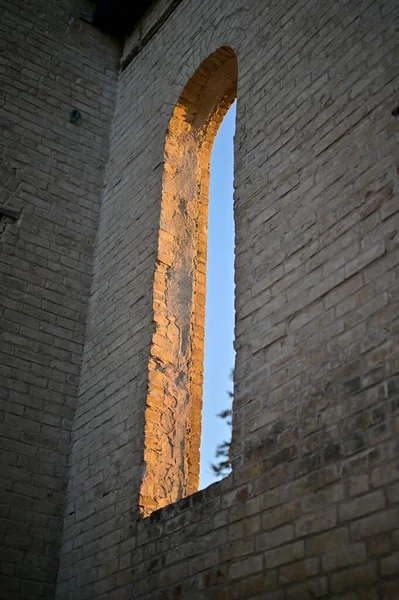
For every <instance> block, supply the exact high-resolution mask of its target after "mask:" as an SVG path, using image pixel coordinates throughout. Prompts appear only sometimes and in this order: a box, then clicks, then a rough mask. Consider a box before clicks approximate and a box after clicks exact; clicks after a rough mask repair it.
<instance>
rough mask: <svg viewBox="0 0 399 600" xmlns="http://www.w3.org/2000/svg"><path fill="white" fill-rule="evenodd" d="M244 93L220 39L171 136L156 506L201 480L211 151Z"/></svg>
mask: <svg viewBox="0 0 399 600" xmlns="http://www.w3.org/2000/svg"><path fill="white" fill-rule="evenodd" d="M236 93H237V58H236V56H235V54H234V52H233V50H231V48H227V47H222V48H219V49H218V50H217V51H216V52H214V53H213V54H211V55H210V56H209V57H208V58H207V59H206V60H205V61H204V62H203V63H202V65H201V66H200V67H199V68H198V69H197V71H196V72H195V74H194V75H193V77H192V78H191V79H190V80H189V82H188V83H187V85H186V87H185V88H184V90H183V93H182V94H181V96H180V98H179V100H178V102H177V105H176V107H175V110H174V111H173V115H172V118H171V120H170V123H169V127H168V132H167V136H166V144H165V167H164V176H163V186H162V206H161V217H160V230H159V244H158V257H157V263H156V271H155V279H154V294H153V311H154V317H153V325H152V327H153V336H152V344H151V351H150V359H149V373H148V378H149V386H148V395H147V407H146V414H145V448H144V461H145V473H144V478H143V482H142V486H141V494H140V505H141V506H142V509H143V512H144V514H149V513H150V512H152V511H153V510H154V509H156V508H160V507H162V506H164V505H166V504H169V503H170V502H174V501H175V500H178V499H180V498H182V497H184V496H187V495H188V494H191V493H193V492H195V491H197V489H198V483H199V447H200V438H201V409H202V383H203V360H204V321H205V292H206V254H207V219H208V194H209V169H210V154H211V150H212V145H213V141H214V139H215V136H216V133H217V130H218V128H219V125H220V123H221V122H222V120H223V117H224V116H225V114H226V112H227V111H228V109H229V108H230V106H231V104H232V103H233V102H234V100H235V98H236Z"/></svg>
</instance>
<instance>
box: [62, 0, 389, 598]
mask: <svg viewBox="0 0 399 600" xmlns="http://www.w3.org/2000/svg"><path fill="white" fill-rule="evenodd" d="M398 17H399V12H398V10H397V6H396V3H394V2H393V1H388V2H381V1H378V2H372V1H364V0H363V1H361V2H357V1H354V2H350V3H344V2H335V3H331V2H322V3H320V2H315V1H300V2H292V1H291V2H290V1H288V0H286V1H284V2H279V3H276V4H272V3H261V5H260V4H259V3H249V5H248V3H243V2H240V1H236V2H234V3H225V2H221V1H220V2H219V1H216V2H215V1H214V0H213V1H212V2H210V1H209V2H208V1H206V2H194V1H191V2H190V1H188V0H187V1H184V2H182V3H180V4H179V5H178V6H177V8H176V10H175V11H174V12H173V14H172V15H171V16H170V17H169V18H168V20H167V21H166V22H165V23H164V25H163V26H162V27H161V28H160V30H159V31H158V33H157V34H156V35H155V36H154V37H152V38H151V39H150V40H149V41H148V43H147V44H146V45H144V47H143V48H142V49H141V51H140V52H139V54H137V55H136V56H135V57H134V58H133V60H132V61H131V62H130V63H129V60H127V61H125V63H124V64H127V67H126V68H125V69H124V70H123V72H122V73H121V76H120V81H119V89H118V97H117V103H116V114H115V121H114V127H113V132H112V136H111V154H110V164H109V169H108V173H107V181H106V189H105V194H104V204H103V212H102V218H101V222H100V229H99V237H98V246H97V253H96V262H95V270H94V284H93V302H92V304H91V309H90V314H89V320H88V339H87V345H86V350H87V351H86V353H85V357H84V366H83V371H82V379H81V384H80V385H81V387H80V401H79V406H78V409H77V417H76V420H75V422H74V433H73V436H74V446H73V452H72V459H71V478H70V481H69V495H68V498H69V500H68V508H67V514H68V517H67V520H66V527H65V531H64V536H65V537H64V546H63V549H62V560H61V569H60V573H59V585H58V598H72V597H73V598H75V597H79V598H100V597H101V598H109V599H114V598H115V599H118V600H119V599H121V598H122V599H123V598H132V597H134V598H140V599H143V600H144V599H146V600H150V599H151V600H155V599H157V600H161V599H167V600H171V599H172V598H179V597H182V598H185V599H190V600H203V599H215V600H216V599H222V598H226V599H227V598H229V599H230V598H248V599H249V598H253V599H255V598H257V599H259V600H260V599H262V600H266V599H269V598H270V599H272V598H273V599H276V600H279V599H280V598H281V599H283V598H284V599H288V598H296V599H298V598H301V599H302V598H315V597H323V596H324V597H329V598H342V599H343V598H345V599H347V600H349V599H352V598H360V597H362V598H368V599H370V600H371V599H373V600H377V598H385V599H393V598H395V597H397V595H398V594H399V590H398V587H397V580H398V570H399V569H398V556H399V554H398V552H399V538H398V527H399V521H398V519H399V515H398V506H397V503H398V489H397V486H398V483H397V480H398V478H399V470H398V446H397V433H398V420H397V416H396V415H397V412H396V411H397V405H398V402H397V399H398V395H397V385H398V379H397V376H396V377H395V374H396V373H397V371H398V341H397V337H396V336H397V321H396V322H395V319H397V314H398V304H397V281H398V278H397V272H396V271H395V265H396V263H397V260H398V237H397V211H398V207H399V204H398V195H397V194H398V176H397V166H396V162H395V160H396V159H395V151H396V146H395V132H396V131H397V127H398V122H397V120H395V118H394V117H393V116H392V114H391V111H392V109H393V108H394V107H395V101H396V102H397V100H398V99H397V98H396V99H395V91H394V90H395V83H396V84H397V78H398V66H397V54H396V44H397V39H396V38H395V27H396V26H397V21H398ZM148 22H151V17H149V18H148ZM140 28H141V29H140ZM147 29H148V27H147ZM147 29H146V20H144V22H143V23H142V24H140V26H139V28H138V29H137V30H136V32H135V33H134V35H133V37H132V39H131V40H130V41H128V43H127V44H126V57H128V55H129V52H131V48H134V47H137V46H140V31H141V32H143V35H145V32H146V30H147ZM222 45H226V46H231V47H232V48H233V50H234V51H235V52H236V54H237V56H238V63H239V78H238V107H237V129H236V137H235V198H234V205H235V219H236V285H237V288H236V293H237V298H236V308H237V322H236V349H237V364H236V370H235V378H236V381H235V401H234V423H233V464H234V470H233V474H232V475H231V476H230V477H229V478H228V479H227V480H224V481H223V482H220V483H218V484H215V485H214V486H212V487H211V488H209V489H208V490H206V491H204V492H201V493H198V494H194V495H193V496H191V497H190V498H189V499H188V498H187V499H183V500H181V501H180V502H178V503H176V504H174V505H171V506H170V507H165V508H163V509H161V510H159V511H156V512H154V513H153V514H152V516H151V517H149V518H147V519H144V520H142V518H141V517H140V514H139V510H138V494H139V489H140V480H141V477H142V475H143V469H144V463H143V454H142V453H143V430H144V428H145V426H146V424H145V421H144V411H145V398H146V391H147V387H146V386H147V376H148V374H147V368H148V356H149V353H150V344H151V331H152V329H151V323H152V285H153V281H152V278H153V273H154V269H155V262H156V250H157V244H158V228H159V219H160V206H161V198H162V174H163V159H164V156H163V152H164V146H165V134H166V130H167V127H168V123H169V120H170V117H171V115H172V112H173V109H174V107H175V105H176V102H177V100H178V98H179V96H180V94H181V92H182V90H183V88H184V86H185V85H186V83H187V81H188V79H189V78H190V77H191V76H192V75H193V73H194V72H195V71H196V69H197V68H198V67H199V65H200V64H201V62H202V61H203V60H204V59H206V58H207V57H208V56H209V55H210V54H211V53H212V52H214V51H215V50H216V49H217V48H218V47H220V46H222ZM159 410H161V411H162V408H160V409H159Z"/></svg>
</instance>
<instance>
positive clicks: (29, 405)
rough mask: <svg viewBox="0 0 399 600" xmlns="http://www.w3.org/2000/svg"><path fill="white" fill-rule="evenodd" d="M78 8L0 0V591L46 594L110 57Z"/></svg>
mask: <svg viewBox="0 0 399 600" xmlns="http://www.w3.org/2000/svg"><path fill="white" fill-rule="evenodd" d="M90 10H91V3H84V2H78V1H74V0H68V1H57V2H47V1H42V0H34V1H30V2H28V1H26V2H24V1H17V0H15V1H14V0H11V1H6V0H1V1H0V130H1V136H0V138H1V139H0V203H1V204H5V205H7V206H9V207H12V208H15V209H18V210H21V217H20V218H19V220H18V221H17V222H12V221H11V220H10V219H7V220H6V219H4V220H3V221H6V222H3V225H5V227H4V229H3V227H2V228H1V229H2V231H1V233H0V236H1V238H0V296H1V297H0V319H1V322H0V330H1V333H0V344H1V345H0V352H1V354H0V364H1V375H0V436H1V437H0V482H1V485H0V489H1V491H0V546H1V550H0V574H1V579H0V597H1V598H12V599H16V598H41V597H47V598H51V597H53V595H54V583H55V579H56V571H57V557H58V551H59V545H60V541H61V531H62V518H63V512H64V506H65V488H66V476H67V466H68V455H69V449H70V430H71V423H72V419H73V415H74V410H75V406H76V395H77V382H78V376H79V368H80V362H81V356H82V350H83V339H84V329H85V319H86V311H87V299H88V295H89V291H90V280H91V271H92V257H93V248H94V240H95V234H96V228H97V223H98V218H99V210H100V198H101V194H100V192H101V188H102V176H103V168H104V164H105V160H106V157H107V152H108V137H109V128H110V122H111V118H112V114H113V105H114V92H115V83H116V73H117V67H118V62H119V49H118V47H117V46H116V44H115V42H114V41H112V40H110V39H109V38H107V37H105V36H103V35H102V34H100V33H99V32H97V31H96V30H94V29H93V28H91V27H90V26H89V25H87V24H84V23H83V22H82V21H81V20H80V16H81V15H83V16H88V14H89V12H90ZM73 108H77V109H79V110H80V111H81V114H82V119H81V121H80V122H79V123H77V124H72V123H70V122H69V114H70V111H71V110H72V109H73Z"/></svg>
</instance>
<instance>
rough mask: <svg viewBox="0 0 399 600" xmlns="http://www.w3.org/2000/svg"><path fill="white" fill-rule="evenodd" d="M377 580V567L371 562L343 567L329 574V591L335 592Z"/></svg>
mask: <svg viewBox="0 0 399 600" xmlns="http://www.w3.org/2000/svg"><path fill="white" fill-rule="evenodd" d="M376 580H377V569H376V566H375V565H374V564H372V563H369V564H368V565H364V566H360V567H352V568H350V569H345V570H343V571H340V572H339V573H336V574H334V575H332V576H331V580H330V581H331V584H330V585H331V591H332V592H333V593H334V594H336V593H338V592H343V591H344V590H350V589H356V587H366V586H370V585H372V584H373V583H374V582H375V581H376Z"/></svg>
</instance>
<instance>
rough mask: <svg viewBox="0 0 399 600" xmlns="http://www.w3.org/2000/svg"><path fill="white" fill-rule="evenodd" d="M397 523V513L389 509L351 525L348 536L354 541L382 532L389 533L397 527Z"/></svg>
mask: <svg viewBox="0 0 399 600" xmlns="http://www.w3.org/2000/svg"><path fill="white" fill-rule="evenodd" d="M398 523H399V515H398V511H397V510H396V509H391V510H387V511H385V512H380V513H377V514H375V515H370V516H368V517H365V518H363V519H359V520H358V521H355V522H354V523H351V525H350V535H351V538H352V539H353V540H354V541H355V540H361V539H364V538H366V537H370V536H372V535H375V534H377V533H381V532H383V531H390V530H392V529H394V528H395V527H397V526H398Z"/></svg>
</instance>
